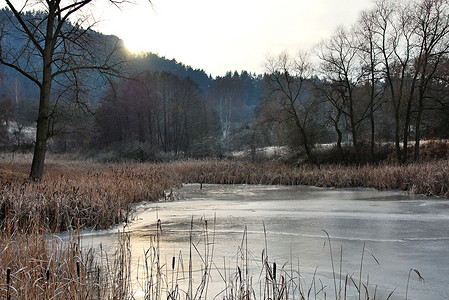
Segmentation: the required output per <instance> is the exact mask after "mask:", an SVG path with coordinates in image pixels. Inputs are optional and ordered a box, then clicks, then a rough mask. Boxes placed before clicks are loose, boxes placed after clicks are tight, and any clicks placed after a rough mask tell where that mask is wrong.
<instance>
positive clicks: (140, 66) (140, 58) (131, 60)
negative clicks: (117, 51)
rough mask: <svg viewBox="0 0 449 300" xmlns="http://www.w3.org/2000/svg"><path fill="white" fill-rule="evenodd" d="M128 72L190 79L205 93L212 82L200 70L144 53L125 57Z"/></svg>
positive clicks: (210, 78)
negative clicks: (164, 74)
mask: <svg viewBox="0 0 449 300" xmlns="http://www.w3.org/2000/svg"><path fill="white" fill-rule="evenodd" d="M127 60H128V65H129V70H128V71H129V72H132V73H141V72H148V71H149V72H168V73H171V74H174V75H176V76H179V77H180V78H190V79H192V80H193V81H194V82H195V83H196V84H198V86H199V87H200V89H201V90H203V91H207V90H208V89H209V87H210V84H211V82H212V77H211V76H208V75H207V74H206V72H205V71H204V70H202V69H193V68H192V67H191V66H186V65H184V64H183V63H181V62H178V61H176V59H167V58H165V57H164V56H160V55H158V54H155V53H151V52H149V53H144V54H139V55H132V54H129V55H128V57H127Z"/></svg>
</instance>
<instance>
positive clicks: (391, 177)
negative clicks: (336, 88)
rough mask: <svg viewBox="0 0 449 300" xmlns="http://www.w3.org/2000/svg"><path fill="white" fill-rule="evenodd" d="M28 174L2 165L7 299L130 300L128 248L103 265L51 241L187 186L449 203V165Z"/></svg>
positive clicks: (1, 274)
mask: <svg viewBox="0 0 449 300" xmlns="http://www.w3.org/2000/svg"><path fill="white" fill-rule="evenodd" d="M28 170H29V163H28V162H26V161H25V160H24V159H20V160H19V159H17V158H16V159H14V160H11V159H5V158H1V159H0V182H1V188H0V225H1V233H0V298H2V299H50V298H52V297H54V298H58V299H133V296H132V293H131V288H130V280H131V279H130V277H129V270H128V269H127V268H129V267H130V264H129V259H130V258H129V257H128V256H127V253H128V252H127V248H126V246H125V247H124V246H123V244H122V247H121V248H119V249H118V252H117V253H116V257H115V259H112V260H111V261H110V262H108V263H107V265H106V266H105V265H104V263H97V262H98V261H103V262H104V258H103V259H102V258H100V259H99V258H98V257H96V256H95V253H94V251H92V250H91V251H88V252H87V253H86V252H85V251H82V249H81V246H80V242H79V240H77V238H76V236H75V237H74V238H72V239H71V240H70V241H69V242H65V243H57V242H52V243H50V244H49V243H48V240H47V236H48V234H50V233H52V232H58V231H64V230H70V229H75V230H78V229H82V228H96V229H100V228H107V227H110V226H111V225H113V224H116V223H120V222H124V221H126V220H127V219H128V218H129V217H130V212H131V206H132V204H133V203H136V202H141V201H156V200H158V199H160V198H163V197H164V195H165V191H167V190H169V189H170V188H175V187H179V186H181V185H182V183H194V182H200V183H215V184H274V185H278V184H283V185H313V186H319V187H341V188H352V187H367V188H376V189H379V190H404V191H409V192H410V193H412V194H423V195H428V196H438V197H444V198H449V160H447V159H446V160H439V161H433V162H422V163H417V164H411V165H407V166H400V165H392V164H381V165H376V166H373V165H363V166H339V165H324V166H311V165H303V166H291V165H286V164H282V163H279V162H260V163H248V162H238V161H224V160H223V161H218V160H200V161H197V160H187V161H176V162H167V163H157V164H156V163H117V164H112V163H108V164H103V163H93V162H86V161H76V160H66V159H63V158H51V159H49V160H48V163H47V165H46V169H45V175H44V178H43V180H42V181H41V182H33V181H30V180H28V178H27V173H28ZM75 232H76V231H75ZM156 265H157V264H156ZM159 271H160V270H158V271H157V272H159ZM157 272H156V273H157ZM153 296H154V295H153ZM148 297H151V298H152V296H148ZM170 299H180V296H179V294H178V296H177V297H171V298H170ZM279 299H281V298H279Z"/></svg>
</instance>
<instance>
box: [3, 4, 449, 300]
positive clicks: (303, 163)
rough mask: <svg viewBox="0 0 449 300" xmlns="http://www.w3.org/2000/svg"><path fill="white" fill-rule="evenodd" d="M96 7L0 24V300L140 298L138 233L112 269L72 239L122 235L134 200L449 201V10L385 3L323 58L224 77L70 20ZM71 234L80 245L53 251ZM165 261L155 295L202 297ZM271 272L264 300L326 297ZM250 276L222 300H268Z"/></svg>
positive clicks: (9, 17) (7, 14) (29, 11)
mask: <svg viewBox="0 0 449 300" xmlns="http://www.w3.org/2000/svg"><path fill="white" fill-rule="evenodd" d="M90 2H92V1H73V4H70V5H68V6H66V7H64V6H62V4H61V3H60V1H47V2H46V3H47V4H42V5H43V6H44V9H34V7H33V8H29V7H27V6H24V7H23V8H22V7H21V8H17V7H15V6H14V4H12V3H11V1H8V0H7V1H6V4H7V5H6V8H3V9H1V10H0V45H1V46H0V151H1V152H0V184H1V186H0V226H1V233H0V295H1V298H4V299H52V298H53V299H60V298H63V299H69V298H70V299H78V298H79V299H106V298H109V299H124V298H126V299H132V298H133V295H132V291H131V290H132V288H131V286H130V277H129V270H128V269H127V268H129V264H128V259H129V256H128V251H127V247H128V246H127V242H126V237H124V239H123V241H121V243H120V247H119V248H118V250H117V251H118V252H117V255H116V257H115V258H113V259H112V258H111V259H108V258H106V257H104V256H102V255H103V254H104V253H99V254H95V253H93V252H92V251H88V252H87V253H86V252H85V251H83V250H82V249H81V245H80V244H79V240H77V237H76V232H77V230H80V229H84V228H93V229H101V228H108V227H110V226H112V225H114V224H118V223H122V222H125V223H126V222H127V221H128V220H130V218H132V209H131V208H132V205H133V204H134V203H137V202H141V201H157V200H158V199H162V198H164V197H166V195H167V194H166V191H167V190H170V188H174V187H177V186H180V185H182V184H183V183H193V182H197V183H217V184H242V183H244V184H275V185H279V184H282V185H313V186H321V187H342V188H349V187H369V188H376V189H379V190H385V189H398V190H404V191H408V192H410V193H412V194H422V195H427V196H436V197H442V198H449V142H448V139H449V4H448V3H447V1H443V0H417V1H414V2H413V5H403V4H400V3H396V2H395V1H383V0H379V1H375V5H374V7H373V8H372V9H371V10H368V11H364V12H363V13H362V14H361V15H360V18H359V20H358V22H357V23H356V24H354V25H353V26H352V27H351V28H338V29H337V30H336V32H335V33H334V35H333V36H332V37H331V38H330V39H328V40H325V41H322V42H321V43H320V44H319V45H317V46H316V47H315V49H314V51H313V52H312V53H304V52H300V53H299V54H298V55H297V56H294V57H292V56H290V55H288V54H280V55H278V56H274V57H272V58H269V59H267V61H266V71H265V73H264V74H252V73H249V72H247V71H239V72H238V71H230V72H228V73H227V74H226V75H225V76H217V77H215V78H212V77H211V76H209V75H207V73H206V72H205V71H204V70H198V69H193V68H191V67H190V66H185V65H183V64H182V63H180V62H177V61H176V60H174V59H172V60H169V59H166V58H164V57H161V56H159V55H157V54H153V53H145V54H140V55H134V54H130V53H128V52H127V51H126V49H125V48H124V46H123V44H122V42H121V41H120V40H119V39H118V38H117V37H114V36H105V35H102V34H101V33H98V32H95V31H93V30H91V29H90V26H84V25H85V23H84V22H85V21H86V20H84V19H79V20H76V21H74V20H73V19H71V16H72V15H73V14H75V13H76V12H77V11H78V10H81V11H82V10H83V9H84V8H85V6H86V5H87V6H88V4H89V3H90ZM27 3H28V2H27ZM46 5H47V6H46ZM44 166H45V167H44ZM61 231H73V238H71V239H70V241H69V242H65V243H60V242H58V241H54V240H50V241H49V239H48V236H49V235H51V234H52V233H54V232H61ZM156 231H157V230H156ZM154 249H157V245H155V247H154ZM158 259H159V258H158V257H152V258H151V260H152V262H151V263H150V265H151V266H152V267H154V266H156V269H152V268H150V269H149V272H150V273H151V274H150V273H149V274H150V275H149V276H148V277H147V278H150V279H149V282H151V284H148V286H149V289H148V290H147V291H146V293H147V294H146V297H147V298H148V299H150V298H151V299H153V298H156V299H157V298H159V297H163V298H167V299H193V298H199V296H198V297H196V296H193V290H192V289H189V291H187V293H184V294H183V293H181V292H180V291H179V290H177V289H176V287H177V285H176V284H174V285H172V289H169V291H168V292H167V293H166V294H162V293H161V290H162V289H161V286H160V284H162V282H165V281H164V280H165V279H164V280H163V279H161V278H163V275H161V270H162V268H161V267H160V265H159V261H158ZM262 260H263V263H262V269H263V270H262V272H265V274H266V276H265V282H264V283H263V284H262V285H263V286H265V288H266V290H265V291H264V294H263V295H264V296H263V298H266V299H268V298H270V299H271V298H273V299H274V298H275V299H287V298H289V295H291V294H292V293H296V294H297V295H298V298H299V299H309V298H310V299H312V298H313V297H312V296H316V295H317V294H319V293H320V291H321V288H320V287H318V286H317V285H313V284H311V285H309V289H300V288H299V287H297V286H295V285H294V284H293V283H292V280H287V279H286V278H288V276H287V275H288V274H287V273H285V274H284V273H278V277H276V266H273V265H272V264H270V263H269V262H268V258H267V257H266V256H264V255H262ZM174 261H175V259H174ZM209 267H210V266H209ZM174 269H175V266H173V267H172V271H173V270H174ZM237 269H238V272H239V273H238V274H239V276H240V277H239V280H237V279H235V282H232V281H230V282H227V283H226V286H227V287H229V290H231V291H232V292H230V293H229V294H226V296H223V298H225V299H237V298H239V299H243V298H245V299H250V298H251V299H256V298H258V296H259V295H257V296H256V294H255V292H254V291H253V290H251V284H250V283H248V279H247V278H242V276H243V277H244V275H242V271H243V270H244V265H239V266H238V267H237ZM173 272H174V271H173ZM411 272H412V271H411ZM413 272H414V273H416V274H417V275H418V276H419V277H420V278H421V275H420V274H419V272H418V271H416V270H413ZM206 274H207V270H206V271H205V273H204V278H207V276H206ZM236 274H237V273H236ZM243 274H244V272H243ZM281 274H282V275H281ZM165 275H168V274H165ZM152 276H154V277H152ZM161 276H162V277H161ZM281 278H283V279H281ZM205 280H206V279H205ZM351 280H352V282H353V283H355V280H354V279H351V278H349V277H347V278H346V283H347V282H349V281H351ZM153 283H154V285H153ZM201 284H205V283H204V282H202V283H201ZM173 287H175V288H173ZM204 287H205V286H202V288H201V293H200V294H199V295H202V292H203V288H204ZM312 287H313V289H312ZM356 289H357V290H358V292H359V299H360V298H366V299H371V297H369V296H368V295H366V294H364V296H362V294H361V293H362V291H363V289H362V283H361V282H359V283H358V285H357V288H356ZM165 290H167V289H165V288H164V291H165ZM206 290H207V289H206ZM227 290H228V289H227ZM293 290H295V291H294V292H293ZM162 295H163V296H162ZM339 299H340V298H339ZM341 299H346V296H345V297H341Z"/></svg>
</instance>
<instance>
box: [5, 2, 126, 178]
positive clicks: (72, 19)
mask: <svg viewBox="0 0 449 300" xmlns="http://www.w3.org/2000/svg"><path fill="white" fill-rule="evenodd" d="M110 1H111V2H115V1H114V0H110ZM93 2H94V0H72V1H62V0H46V1H43V0H40V1H25V2H24V3H23V2H21V3H22V4H20V6H18V4H17V3H13V2H12V1H10V0H6V5H7V7H8V8H9V10H10V11H8V10H3V11H2V14H3V16H2V24H1V25H2V26H1V29H2V30H1V31H0V42H1V48H0V63H2V64H3V65H5V66H7V67H10V68H13V69H15V70H16V71H17V72H19V73H20V74H22V75H23V76H24V77H25V78H27V79H29V80H31V81H32V82H33V83H35V85H36V86H37V87H38V89H39V94H40V96H39V112H38V118H37V131H36V143H35V148H34V155H33V162H32V166H31V172H30V177H31V178H32V179H34V180H40V179H41V178H42V175H43V170H44V161H45V154H46V150H47V140H48V138H49V124H50V119H51V113H52V111H53V109H52V107H51V103H52V102H51V101H52V100H51V99H52V88H53V87H54V85H55V83H56V82H58V81H59V82H64V81H65V82H67V81H73V80H75V81H76V78H77V76H78V77H79V76H80V75H75V74H78V73H79V72H92V71H93V70H95V71H99V72H100V73H101V74H103V75H111V74H112V75H116V74H117V73H116V66H117V65H116V62H114V59H113V53H114V51H115V50H116V49H117V48H118V47H119V41H118V40H117V41H116V43H115V44H114V45H108V43H107V42H106V40H99V39H98V35H96V34H95V33H94V32H92V31H91V30H90V29H91V26H92V24H89V22H90V18H89V17H85V16H84V15H83V14H82V12H84V10H85V9H87V8H88V7H89V5H91V4H92V3H93ZM17 39H19V40H17ZM20 39H22V40H20Z"/></svg>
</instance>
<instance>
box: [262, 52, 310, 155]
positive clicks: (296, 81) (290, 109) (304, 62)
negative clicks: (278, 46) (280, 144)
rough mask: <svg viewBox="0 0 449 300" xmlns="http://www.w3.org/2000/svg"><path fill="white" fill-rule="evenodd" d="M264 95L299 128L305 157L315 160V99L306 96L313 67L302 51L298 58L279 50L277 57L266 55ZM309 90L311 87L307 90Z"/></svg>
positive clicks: (280, 113)
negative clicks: (313, 127) (265, 92)
mask: <svg viewBox="0 0 449 300" xmlns="http://www.w3.org/2000/svg"><path fill="white" fill-rule="evenodd" d="M266 71H267V73H268V75H267V77H266V79H267V80H266V87H267V95H266V97H265V100H264V101H267V102H268V103H274V104H275V106H276V107H277V109H278V110H279V116H280V117H282V116H283V115H284V116H285V117H286V120H284V121H291V122H293V124H294V125H295V126H296V129H297V130H298V131H299V134H300V138H301V139H302V144H303V147H304V150H305V152H306V155H307V157H308V159H309V160H310V161H311V162H313V163H315V162H316V159H315V157H314V155H313V153H312V146H313V144H312V141H311V134H312V132H311V131H312V129H311V126H310V125H311V124H312V123H313V122H312V120H313V119H314V118H316V117H317V115H315V114H314V112H315V109H316V108H317V103H315V100H316V99H314V98H313V99H310V98H307V82H308V80H310V77H311V75H312V68H311V65H310V62H309V60H308V57H307V55H306V54H305V53H300V54H299V55H298V57H297V58H295V59H294V58H291V57H289V56H288V55H287V54H281V55H279V56H278V57H277V58H274V59H272V58H271V59H268V62H267V64H266ZM308 92H310V90H309V91H308Z"/></svg>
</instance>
